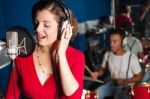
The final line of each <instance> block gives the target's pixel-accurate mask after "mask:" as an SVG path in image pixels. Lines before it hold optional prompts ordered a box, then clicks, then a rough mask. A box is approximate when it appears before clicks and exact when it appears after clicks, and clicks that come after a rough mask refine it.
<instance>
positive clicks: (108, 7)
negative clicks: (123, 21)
mask: <svg viewBox="0 0 150 99" xmlns="http://www.w3.org/2000/svg"><path fill="white" fill-rule="evenodd" d="M36 1H37V0H0V41H1V42H3V41H4V42H5V39H6V36H5V35H6V31H8V29H10V28H11V27H13V26H22V27H25V28H27V29H28V31H29V32H30V33H31V34H32V35H34V30H33V26H32V21H31V19H32V18H31V8H32V5H33V4H34V3H35V2H36ZM62 1H64V2H65V3H66V5H67V6H68V7H69V8H70V9H71V10H72V12H73V13H74V15H75V16H76V17H77V20H78V23H79V29H78V33H77V35H75V36H74V37H73V39H72V40H71V42H70V45H71V46H73V47H75V48H77V49H79V50H81V51H82V52H84V54H85V58H86V67H88V69H90V70H91V71H95V70H96V69H97V68H98V66H100V64H101V62H102V59H103V55H104V52H105V51H106V50H107V49H108V47H109V44H108V43H109V42H108V40H107V35H108V34H109V31H110V30H111V29H112V28H115V17H116V16H117V15H118V14H119V13H120V11H119V10H120V6H121V5H122V4H129V5H130V6H131V10H132V11H131V13H130V16H131V18H132V23H133V24H134V33H133V34H134V36H135V37H136V38H138V39H139V40H140V41H141V42H142V46H143V49H144V55H145V56H146V57H148V56H149V51H150V50H149V49H150V45H149V44H150V39H149V36H146V34H145V33H144V29H145V28H143V24H145V23H144V22H143V21H141V20H140V13H141V9H142V7H143V5H144V4H145V0H62ZM148 28H150V27H149V26H148ZM149 34H150V32H149ZM4 52H5V49H3V50H1V51H0V91H1V93H2V94H5V91H6V85H7V81H8V75H9V69H10V65H9V64H10V59H9V58H8V57H5V55H4ZM147 59H148V58H147ZM145 64H149V62H147V63H145ZM85 76H86V77H87V78H86V77H85V81H84V82H85V83H84V88H85V89H88V90H94V89H95V88H96V87H97V86H99V85H100V84H101V83H99V82H98V81H95V80H93V79H90V78H88V77H90V73H89V71H88V70H87V69H85ZM102 80H103V78H102Z"/></svg>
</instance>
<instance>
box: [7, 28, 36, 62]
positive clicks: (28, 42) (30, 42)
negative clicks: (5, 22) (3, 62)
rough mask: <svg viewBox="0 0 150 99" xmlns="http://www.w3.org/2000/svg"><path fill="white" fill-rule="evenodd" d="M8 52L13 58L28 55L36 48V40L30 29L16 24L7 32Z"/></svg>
mask: <svg viewBox="0 0 150 99" xmlns="http://www.w3.org/2000/svg"><path fill="white" fill-rule="evenodd" d="M6 49H7V51H6V54H5V55H7V56H9V57H10V58H11V59H12V60H14V59H15V58H16V57H17V56H20V57H27V56H29V55H31V54H32V53H33V51H34V49H35V40H34V39H33V37H32V35H31V34H30V33H29V32H28V30H27V29H26V28H24V27H21V26H15V27H12V28H11V29H9V30H8V32H6Z"/></svg>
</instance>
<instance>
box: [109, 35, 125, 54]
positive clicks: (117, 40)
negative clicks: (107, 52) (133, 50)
mask: <svg viewBox="0 0 150 99" xmlns="http://www.w3.org/2000/svg"><path fill="white" fill-rule="evenodd" d="M110 43H111V44H110V46H111V50H112V51H113V52H117V51H118V50H120V48H122V38H121V36H120V35H119V34H113V35H111V36H110Z"/></svg>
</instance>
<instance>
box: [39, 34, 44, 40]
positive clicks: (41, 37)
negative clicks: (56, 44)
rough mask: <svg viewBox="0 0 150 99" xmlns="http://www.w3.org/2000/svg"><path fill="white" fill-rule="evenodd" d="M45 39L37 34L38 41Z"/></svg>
mask: <svg viewBox="0 0 150 99" xmlns="http://www.w3.org/2000/svg"><path fill="white" fill-rule="evenodd" d="M45 38H46V36H44V35H41V34H37V39H38V40H42V39H45Z"/></svg>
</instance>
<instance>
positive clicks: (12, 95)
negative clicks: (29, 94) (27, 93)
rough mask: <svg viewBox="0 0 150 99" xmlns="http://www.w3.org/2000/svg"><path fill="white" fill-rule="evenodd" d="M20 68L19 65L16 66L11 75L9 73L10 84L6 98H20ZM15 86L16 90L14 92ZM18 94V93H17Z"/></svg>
mask: <svg viewBox="0 0 150 99" xmlns="http://www.w3.org/2000/svg"><path fill="white" fill-rule="evenodd" d="M13 74H14V84H13V78H12V77H13ZM18 74H19V73H18V69H17V66H15V67H14V69H13V70H12V68H11V70H10V75H9V81H8V86H7V90H6V96H5V98H6V99H15V97H16V99H19V96H20V89H19V84H18ZM14 88H15V92H14ZM15 94H16V95H15Z"/></svg>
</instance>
